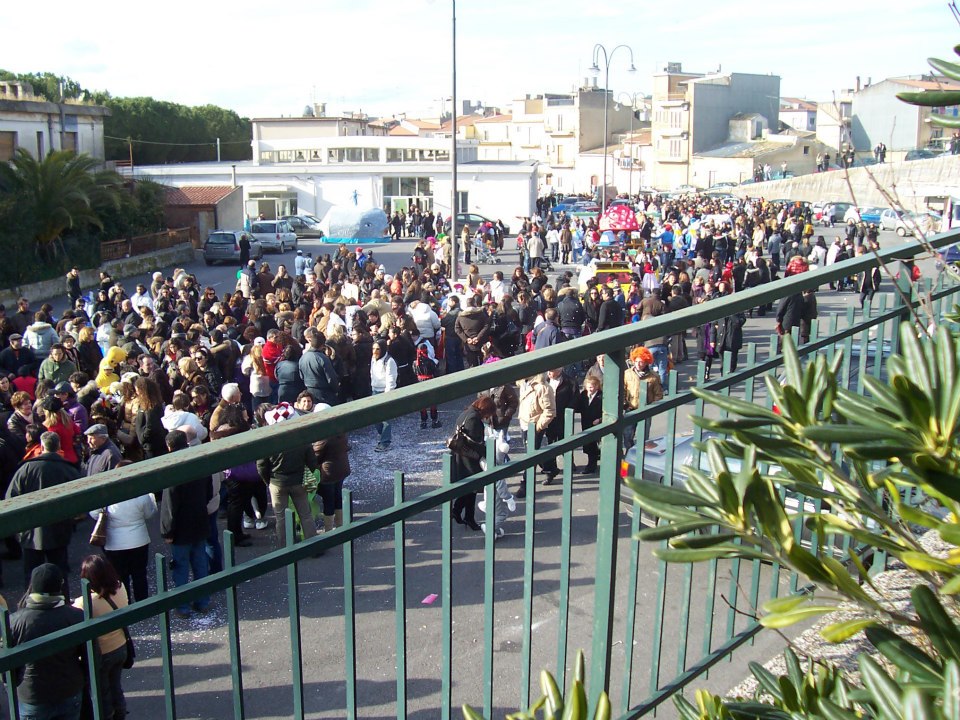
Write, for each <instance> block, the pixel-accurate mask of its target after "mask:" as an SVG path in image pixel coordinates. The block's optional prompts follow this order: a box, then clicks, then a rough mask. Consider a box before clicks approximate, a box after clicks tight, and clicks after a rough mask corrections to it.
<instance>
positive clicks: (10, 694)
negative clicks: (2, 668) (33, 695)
mask: <svg viewBox="0 0 960 720" xmlns="http://www.w3.org/2000/svg"><path fill="white" fill-rule="evenodd" d="M12 640H13V639H12V633H11V632H10V613H8V612H7V609H6V608H5V607H0V642H2V644H3V647H5V648H8V647H10V643H11V642H12ZM3 687H4V689H5V690H6V693H7V708H8V709H9V711H10V720H17V717H18V716H19V714H20V713H19V710H18V707H19V703H18V702H17V683H16V681H15V679H14V676H13V670H7V671H6V672H4V673H3Z"/></svg>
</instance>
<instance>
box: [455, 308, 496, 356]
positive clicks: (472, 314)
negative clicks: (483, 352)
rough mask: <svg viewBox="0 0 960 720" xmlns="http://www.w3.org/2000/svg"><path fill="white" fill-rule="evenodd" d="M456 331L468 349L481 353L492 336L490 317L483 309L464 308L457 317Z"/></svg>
mask: <svg viewBox="0 0 960 720" xmlns="http://www.w3.org/2000/svg"><path fill="white" fill-rule="evenodd" d="M454 330H455V331H456V333H457V337H458V338H460V341H461V342H462V343H463V344H464V345H465V346H466V347H469V348H470V349H472V350H477V351H479V350H480V347H481V346H482V345H483V343H485V342H486V341H487V337H488V336H489V335H490V316H489V315H487V313H486V311H485V310H484V309H483V308H473V307H468V308H464V309H463V310H461V311H460V314H459V315H458V316H457V322H456V326H455V328H454ZM471 340H476V342H470V341H471Z"/></svg>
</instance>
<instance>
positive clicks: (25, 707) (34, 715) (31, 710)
mask: <svg viewBox="0 0 960 720" xmlns="http://www.w3.org/2000/svg"><path fill="white" fill-rule="evenodd" d="M81 698H82V694H77V695H74V696H73V697H70V698H67V699H66V700H62V701H61V702H58V703H56V704H55V705H29V704H28V703H20V720H78V718H79V717H80V701H81Z"/></svg>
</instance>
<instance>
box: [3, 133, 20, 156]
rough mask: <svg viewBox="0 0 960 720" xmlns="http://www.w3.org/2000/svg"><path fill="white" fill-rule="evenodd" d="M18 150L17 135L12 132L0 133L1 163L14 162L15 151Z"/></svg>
mask: <svg viewBox="0 0 960 720" xmlns="http://www.w3.org/2000/svg"><path fill="white" fill-rule="evenodd" d="M16 149H17V134H16V133H15V132H12V131H6V130H4V131H0V162H5V161H7V160H13V151H14V150H16Z"/></svg>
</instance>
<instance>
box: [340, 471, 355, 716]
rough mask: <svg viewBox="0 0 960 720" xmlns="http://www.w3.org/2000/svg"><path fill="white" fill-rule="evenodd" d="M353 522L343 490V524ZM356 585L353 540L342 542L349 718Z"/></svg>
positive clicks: (351, 711) (349, 495)
mask: <svg viewBox="0 0 960 720" xmlns="http://www.w3.org/2000/svg"><path fill="white" fill-rule="evenodd" d="M352 523H353V494H352V493H351V492H350V490H347V489H346V488H344V490H343V524H344V527H349V526H350V525H351V524H352ZM355 601H356V585H355V584H354V579H353V540H348V541H347V542H345V543H344V544H343V639H344V656H345V657H344V665H345V670H346V678H345V679H346V683H347V708H346V714H347V718H348V719H349V720H355V719H356V717H357V608H356V604H355Z"/></svg>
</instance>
